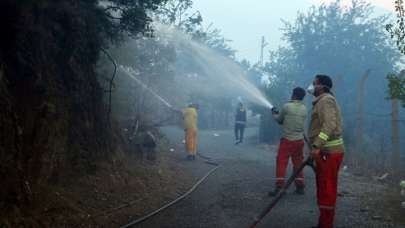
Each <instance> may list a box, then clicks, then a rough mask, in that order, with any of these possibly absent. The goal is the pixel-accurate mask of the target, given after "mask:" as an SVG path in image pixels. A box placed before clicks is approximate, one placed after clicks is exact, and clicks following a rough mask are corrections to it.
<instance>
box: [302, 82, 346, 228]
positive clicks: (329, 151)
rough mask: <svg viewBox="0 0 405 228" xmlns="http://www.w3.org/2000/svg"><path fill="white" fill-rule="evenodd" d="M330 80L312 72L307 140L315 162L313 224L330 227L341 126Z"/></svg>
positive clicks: (341, 152)
mask: <svg viewBox="0 0 405 228" xmlns="http://www.w3.org/2000/svg"><path fill="white" fill-rule="evenodd" d="M332 86H333V83H332V79H331V78H330V77H329V76H327V75H316V76H315V79H314V81H313V83H312V84H311V85H310V86H309V87H308V93H311V94H312V95H314V96H315V99H314V101H313V102H312V104H313V106H312V118H311V123H310V128H309V133H308V136H309V140H310V145H311V147H312V151H311V157H312V159H313V160H314V162H315V165H316V166H315V167H316V169H315V174H316V186H317V200H318V207H319V220H318V225H317V226H316V227H319V228H332V227H333V223H334V219H335V206H336V193H337V185H338V177H339V168H340V164H341V163H342V160H343V154H344V150H345V148H344V144H343V139H342V135H343V130H342V129H343V127H342V116H341V114H340V108H339V105H338V104H337V102H336V99H335V97H334V96H333V94H332V93H331V89H332Z"/></svg>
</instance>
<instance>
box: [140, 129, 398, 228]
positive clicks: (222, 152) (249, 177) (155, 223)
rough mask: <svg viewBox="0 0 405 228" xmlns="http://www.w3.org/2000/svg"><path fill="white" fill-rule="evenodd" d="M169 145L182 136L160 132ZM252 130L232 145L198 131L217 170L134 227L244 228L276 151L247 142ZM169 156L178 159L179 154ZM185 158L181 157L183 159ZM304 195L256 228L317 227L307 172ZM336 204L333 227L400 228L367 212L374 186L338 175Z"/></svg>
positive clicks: (262, 201)
mask: <svg viewBox="0 0 405 228" xmlns="http://www.w3.org/2000/svg"><path fill="white" fill-rule="evenodd" d="M162 130H163V132H164V133H165V134H166V135H167V136H168V137H169V140H170V141H171V142H172V143H173V144H176V145H173V146H180V144H181V140H182V131H181V130H179V129H175V128H165V129H162ZM256 131H257V129H247V132H246V139H247V140H246V142H245V143H244V144H241V145H234V143H233V142H234V141H233V137H232V131H201V132H200V134H199V152H200V153H201V154H204V155H205V156H208V157H211V158H214V160H216V161H217V162H219V163H220V164H221V167H220V168H219V169H218V170H217V171H216V172H215V173H214V174H213V175H212V176H210V177H209V178H208V179H207V180H206V181H205V182H204V183H203V184H202V185H201V186H200V187H199V188H198V189H197V190H196V191H195V192H193V193H192V194H191V195H190V196H189V197H188V198H186V199H185V200H183V201H181V202H179V203H178V204H176V205H174V206H173V207H171V208H169V209H167V210H165V211H164V212H162V213H160V214H158V215H156V216H154V217H153V218H151V219H149V220H147V221H145V222H143V223H141V224H139V225H137V226H134V227H145V228H146V227H148V228H149V227H156V228H157V227H164V228H181V227H185V228H186V227H187V228H197V227H210V228H212V227H221V228H227V227H229V228H233V227H247V226H248V225H249V224H250V223H251V222H252V220H253V218H254V217H255V216H256V215H257V214H258V213H259V212H260V211H261V210H262V208H264V207H265V206H266V205H267V204H268V203H269V202H270V200H271V198H270V197H268V196H267V192H268V191H269V190H271V189H272V188H273V184H274V179H273V178H274V175H275V157H276V149H277V148H276V147H275V146H274V147H267V148H263V147H262V148H261V147H259V146H257V144H256V143H255V142H252V140H250V141H249V138H252V136H253V135H254V134H255V133H256ZM173 153H179V154H182V153H184V151H176V152H173ZM184 156H185V154H184ZM198 159H199V161H186V160H184V161H180V162H190V163H191V162H195V166H192V165H190V166H189V167H190V169H189V170H184V172H189V173H191V174H192V175H195V176H196V177H197V176H199V177H201V176H203V174H204V172H206V171H207V170H209V168H210V165H208V164H205V163H203V162H202V159H201V158H198ZM305 178H306V185H307V188H306V194H305V195H304V196H299V195H295V194H294V193H293V190H294V186H291V188H290V189H289V192H288V194H287V195H286V196H285V197H284V198H283V199H282V200H281V201H280V202H279V204H278V205H277V206H276V208H275V209H274V210H273V211H272V213H271V214H269V215H268V216H267V217H266V218H265V219H264V220H263V221H262V223H261V224H260V225H259V226H258V227H275V228H276V227H283V228H286V227H311V226H313V225H316V223H317V218H318V210H317V206H316V200H315V182H314V175H313V172H312V171H311V170H310V169H309V168H306V170H305ZM340 180H341V182H340V186H339V192H340V197H339V198H338V203H337V217H336V227H403V226H400V225H393V222H392V221H390V219H389V218H387V217H384V216H382V215H379V214H378V212H377V211H376V210H374V209H372V208H369V207H368V206H367V204H366V203H364V202H365V198H364V197H368V195H370V194H373V193H376V192H378V191H382V190H383V186H382V185H379V184H378V183H371V182H370V181H365V180H363V179H362V178H358V177H354V176H352V175H350V174H349V173H345V172H342V174H341V179H340Z"/></svg>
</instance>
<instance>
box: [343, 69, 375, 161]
mask: <svg viewBox="0 0 405 228" xmlns="http://www.w3.org/2000/svg"><path fill="white" fill-rule="evenodd" d="M369 74H370V70H367V71H366V72H365V73H364V75H363V76H362V77H361V78H360V80H359V82H358V84H357V110H356V128H355V132H356V144H355V149H356V150H355V153H356V155H357V156H358V157H357V159H360V160H361V161H363V159H364V157H365V154H364V151H363V122H364V114H363V110H364V84H365V83H366V80H367V78H368V76H369ZM349 155H350V156H348V157H349V161H350V159H351V158H354V156H355V155H354V154H349Z"/></svg>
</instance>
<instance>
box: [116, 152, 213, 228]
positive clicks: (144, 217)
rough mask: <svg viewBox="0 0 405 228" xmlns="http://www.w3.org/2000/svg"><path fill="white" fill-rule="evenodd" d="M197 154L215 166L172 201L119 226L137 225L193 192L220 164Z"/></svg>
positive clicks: (126, 227) (125, 227) (123, 227)
mask: <svg viewBox="0 0 405 228" xmlns="http://www.w3.org/2000/svg"><path fill="white" fill-rule="evenodd" d="M198 156H199V157H201V158H203V159H205V160H206V161H205V163H207V164H210V165H213V166H215V167H214V168H212V169H211V170H210V171H208V172H207V173H206V174H205V175H204V176H203V177H202V178H201V179H200V180H199V181H197V183H195V184H194V185H193V186H192V187H191V188H190V189H189V190H188V191H187V192H186V193H184V194H183V195H181V196H180V197H178V198H177V199H175V200H173V201H172V202H170V203H168V204H166V205H164V206H163V207H161V208H159V209H157V210H155V211H153V212H151V213H149V214H147V215H145V216H143V217H141V218H139V219H137V220H134V221H132V222H130V223H128V224H126V225H123V226H121V227H120V228H128V227H132V226H135V225H138V224H140V223H142V222H144V221H146V220H147V219H149V218H151V217H153V216H154V215H156V214H158V213H160V212H162V211H163V210H165V209H167V208H169V207H170V206H173V205H174V204H176V203H178V202H179V201H181V200H183V199H184V198H186V197H187V196H188V195H190V194H191V193H193V192H194V191H195V190H196V189H197V187H198V186H199V185H200V184H201V183H202V182H204V181H205V180H206V179H207V178H208V177H209V176H210V175H211V174H212V173H213V172H215V171H216V170H217V169H218V168H219V167H220V165H219V164H218V163H217V162H214V161H212V160H211V158H209V157H206V156H204V155H201V154H198Z"/></svg>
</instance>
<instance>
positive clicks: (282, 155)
mask: <svg viewBox="0 0 405 228" xmlns="http://www.w3.org/2000/svg"><path fill="white" fill-rule="evenodd" d="M304 97H305V90H304V89H303V88H300V87H297V88H295V89H294V90H293V94H292V96H291V100H290V101H289V102H287V103H286V104H284V106H283V108H282V109H281V110H280V112H278V111H276V110H275V109H274V108H273V109H272V113H273V118H274V119H275V120H276V121H277V122H278V123H279V124H281V125H282V127H283V136H282V138H281V140H280V145H279V148H278V153H277V164H276V187H275V189H274V191H271V192H269V196H275V195H277V194H278V192H279V191H280V189H281V188H282V187H283V185H284V183H285V172H286V169H287V165H288V160H289V159H290V157H291V160H292V164H293V168H294V169H297V168H298V167H299V166H300V165H301V164H302V162H303V160H304V154H303V149H304V125H305V119H306V117H307V108H306V107H305V104H304V103H303V101H302V100H303V99H304ZM295 187H296V188H295V193H297V194H301V195H302V194H304V187H305V186H304V175H303V173H302V172H300V173H299V175H298V177H297V178H296V179H295Z"/></svg>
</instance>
